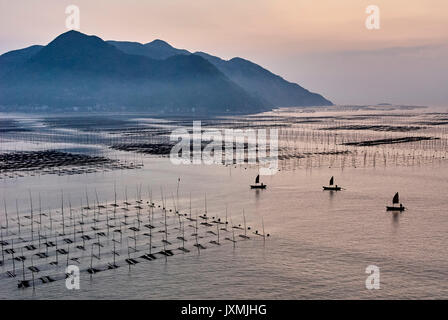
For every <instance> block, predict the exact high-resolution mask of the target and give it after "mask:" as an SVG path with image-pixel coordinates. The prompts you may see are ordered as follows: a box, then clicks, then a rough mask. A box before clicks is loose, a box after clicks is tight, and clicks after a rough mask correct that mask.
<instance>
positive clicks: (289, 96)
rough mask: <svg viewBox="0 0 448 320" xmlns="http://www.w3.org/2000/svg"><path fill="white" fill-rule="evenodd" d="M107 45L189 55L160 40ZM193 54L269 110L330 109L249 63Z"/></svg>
mask: <svg viewBox="0 0 448 320" xmlns="http://www.w3.org/2000/svg"><path fill="white" fill-rule="evenodd" d="M108 43H110V44H112V45H114V46H116V47H117V48H118V49H120V50H122V51H123V52H126V53H129V54H137V55H143V56H147V57H150V58H153V59H159V60H161V59H166V58H168V57H170V56H173V55H179V54H183V55H185V54H189V53H190V52H188V51H187V50H183V49H176V48H174V47H172V46H171V45H169V44H168V43H166V42H165V41H162V40H154V41H153V42H150V43H147V44H145V45H143V44H141V43H138V42H124V41H108ZM194 54H195V55H198V56H201V57H203V58H204V59H207V60H208V61H209V62H210V63H212V64H213V65H214V66H215V67H217V68H218V69H219V70H220V71H221V72H222V73H224V74H225V75H226V76H227V77H228V78H229V79H230V80H232V81H233V82H235V83H236V84H238V85H239V86H240V87H242V88H243V89H244V90H246V91H247V92H249V93H251V94H252V95H254V96H257V97H260V98H261V99H262V100H263V101H264V103H265V104H267V105H269V106H272V107H291V106H327V105H332V102H331V101H329V100H327V99H325V98H324V97H323V96H321V95H320V94H317V93H313V92H310V91H308V90H306V89H304V88H303V87H301V86H299V85H298V84H296V83H292V82H288V81H286V80H285V79H283V78H282V77H280V76H278V75H275V74H273V73H272V72H270V71H268V70H266V69H264V68H262V67H261V66H259V65H257V64H255V63H253V62H251V61H249V60H245V59H242V58H233V59H231V60H228V61H226V60H223V59H221V58H219V57H215V56H212V55H209V54H207V53H204V52H195V53H194Z"/></svg>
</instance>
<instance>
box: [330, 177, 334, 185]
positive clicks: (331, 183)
mask: <svg viewBox="0 0 448 320" xmlns="http://www.w3.org/2000/svg"><path fill="white" fill-rule="evenodd" d="M333 183H334V179H333V177H331V179H330V186H332V185H333Z"/></svg>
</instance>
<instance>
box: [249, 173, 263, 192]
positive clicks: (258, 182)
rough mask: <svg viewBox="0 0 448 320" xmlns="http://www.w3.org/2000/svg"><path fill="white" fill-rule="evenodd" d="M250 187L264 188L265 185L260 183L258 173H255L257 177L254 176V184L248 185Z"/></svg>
mask: <svg viewBox="0 0 448 320" xmlns="http://www.w3.org/2000/svg"><path fill="white" fill-rule="evenodd" d="M250 188H251V189H266V185H265V184H263V182H262V183H260V175H257V177H256V178H255V184H251V185H250Z"/></svg>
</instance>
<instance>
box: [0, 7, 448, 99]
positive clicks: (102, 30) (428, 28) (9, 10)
mask: <svg viewBox="0 0 448 320" xmlns="http://www.w3.org/2000/svg"><path fill="white" fill-rule="evenodd" d="M68 5H77V6H78V7H79V9H80V23H81V24H80V30H79V31H81V32H84V33H86V34H94V35H97V36H99V37H101V38H102V39H104V40H128V41H138V42H141V43H147V42H150V41H152V40H154V39H162V40H165V41H167V42H168V43H170V44H171V45H173V46H174V47H177V48H184V49H187V50H189V51H192V52H194V51H204V52H207V53H210V54H213V55H217V56H219V57H221V58H224V59H231V58H233V57H237V56H238V57H242V58H245V59H248V60H251V61H253V62H255V63H257V64H260V65H262V66H263V67H265V68H267V69H268V70H270V71H272V72H274V73H276V74H279V75H280V76H282V77H284V78H285V79H286V80H288V81H292V82H296V83H298V84H300V85H301V86H303V87H305V88H307V89H309V90H311V91H314V92H318V93H321V94H323V95H324V96H325V97H326V98H328V99H330V100H331V101H333V102H334V103H336V104H376V103H395V104H411V105H432V106H448V1H446V0H368V1H366V0H120V1H119V0H94V1H93V0H68V1H66V0H14V1H11V0H0V53H4V52H7V51H10V50H14V49H19V48H23V47H26V46H29V45H33V44H47V43H49V42H50V41H51V40H52V39H54V38H55V37H56V36H57V35H59V34H61V33H63V32H65V31H67V28H66V24H65V21H66V18H67V15H66V13H65V9H66V7H67V6H68ZM369 5H376V6H377V7H378V8H379V18H380V20H379V21H380V29H378V30H376V29H375V30H369V29H367V28H366V26H365V21H366V19H367V17H368V15H369V14H368V13H366V8H367V7H368V6H369Z"/></svg>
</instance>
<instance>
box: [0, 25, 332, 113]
mask: <svg viewBox="0 0 448 320" xmlns="http://www.w3.org/2000/svg"><path fill="white" fill-rule="evenodd" d="M330 104H331V102H330V101H328V100H326V99H325V98H323V97H322V96H320V95H318V94H315V93H311V92H309V91H308V90H306V89H304V88H302V87H300V86H299V85H297V84H294V83H290V82H287V81H285V80H284V79H282V78H281V77H279V76H276V75H274V74H272V73H271V72H269V71H268V70H266V69H263V68H262V67H260V66H258V65H256V64H254V63H252V62H250V61H247V60H244V59H241V58H234V59H232V60H229V61H225V60H222V59H220V58H218V57H213V56H210V55H208V54H205V53H195V54H191V53H190V52H188V51H187V50H182V49H176V48H174V47H172V46H170V45H169V44H168V43H166V42H164V41H162V40H155V41H153V42H150V43H147V44H140V43H136V42H123V41H103V40H102V39H100V38H98V37H96V36H87V35H85V34H82V33H80V32H77V31H69V32H66V33H64V34H61V35H60V36H58V37H57V38H56V39H54V40H53V41H52V42H50V43H49V44H48V45H46V46H32V47H28V48H25V49H21V50H15V51H11V52H8V53H5V54H3V55H1V56H0V106H3V109H4V108H5V106H6V109H9V110H17V109H20V110H27V109H30V108H42V107H44V108H45V109H46V110H66V109H68V110H73V108H75V109H76V110H106V111H113V110H127V111H128V110H135V111H150V112H155V113H191V112H192V111H193V112H195V113H200V114H205V113H207V114H225V113H231V114H234V113H255V112H261V111H266V110H270V109H271V108H273V107H278V106H307V105H314V106H318V105H330Z"/></svg>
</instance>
